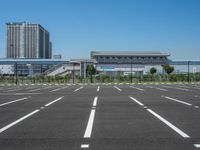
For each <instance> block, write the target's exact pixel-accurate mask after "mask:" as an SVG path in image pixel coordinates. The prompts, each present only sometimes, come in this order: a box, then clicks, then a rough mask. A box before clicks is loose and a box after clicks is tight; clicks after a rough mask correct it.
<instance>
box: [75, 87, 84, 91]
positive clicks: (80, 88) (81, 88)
mask: <svg viewBox="0 0 200 150" xmlns="http://www.w3.org/2000/svg"><path fill="white" fill-rule="evenodd" d="M82 88H83V87H82V86H81V87H80V88H78V89H76V90H74V92H77V91H78V90H80V89H82Z"/></svg>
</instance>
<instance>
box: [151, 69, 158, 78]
mask: <svg viewBox="0 0 200 150" xmlns="http://www.w3.org/2000/svg"><path fill="white" fill-rule="evenodd" d="M156 72H157V69H156V68H154V67H152V68H151V69H150V73H151V81H153V76H154V74H155V73H156Z"/></svg>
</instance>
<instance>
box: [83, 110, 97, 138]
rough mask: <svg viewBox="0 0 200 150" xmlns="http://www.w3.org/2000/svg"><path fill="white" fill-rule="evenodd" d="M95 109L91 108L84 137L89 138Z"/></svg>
mask: <svg viewBox="0 0 200 150" xmlns="http://www.w3.org/2000/svg"><path fill="white" fill-rule="evenodd" d="M94 116H95V110H94V109H92V110H91V113H90V117H89V120H88V124H87V128H86V130H85V134H84V138H90V137H91V133H92V127H93V122H94Z"/></svg>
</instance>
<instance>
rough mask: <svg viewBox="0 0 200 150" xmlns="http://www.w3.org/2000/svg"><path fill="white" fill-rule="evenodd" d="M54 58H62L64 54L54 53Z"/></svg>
mask: <svg viewBox="0 0 200 150" xmlns="http://www.w3.org/2000/svg"><path fill="white" fill-rule="evenodd" d="M53 59H62V55H61V54H54V55H53Z"/></svg>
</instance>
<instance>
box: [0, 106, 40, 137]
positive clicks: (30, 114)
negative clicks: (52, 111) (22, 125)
mask: <svg viewBox="0 0 200 150" xmlns="http://www.w3.org/2000/svg"><path fill="white" fill-rule="evenodd" d="M38 111H40V110H39V109H37V110H35V111H33V112H31V113H29V114H27V115H26V116H24V117H22V118H20V119H18V120H16V121H14V122H12V123H10V124H9V125H7V126H5V127H3V128H1V129H0V133H2V132H4V131H5V130H7V129H9V128H10V127H12V126H14V125H16V124H17V123H19V122H21V121H23V120H25V119H26V118H28V117H30V116H32V115H34V114H35V113H37V112H38Z"/></svg>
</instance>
